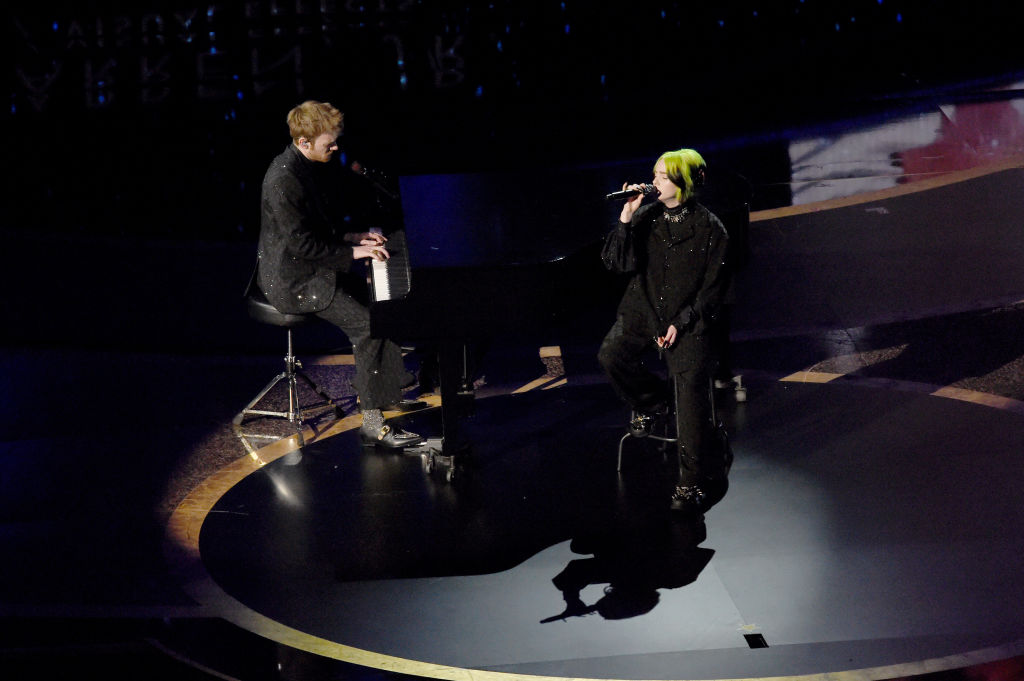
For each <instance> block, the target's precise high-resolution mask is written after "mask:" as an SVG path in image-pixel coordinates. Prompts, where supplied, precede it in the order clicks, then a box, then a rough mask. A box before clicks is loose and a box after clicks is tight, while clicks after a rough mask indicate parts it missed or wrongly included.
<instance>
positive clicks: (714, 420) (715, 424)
mask: <svg viewBox="0 0 1024 681" xmlns="http://www.w3.org/2000/svg"><path fill="white" fill-rule="evenodd" d="M669 385H670V390H671V391H672V402H673V404H672V410H671V411H670V412H669V413H668V414H667V415H666V417H665V418H666V421H668V422H671V423H673V424H674V423H675V420H676V419H675V415H676V412H677V411H678V410H679V399H678V394H677V393H676V386H675V379H671V380H670V381H669ZM708 396H709V399H710V400H711V424H712V428H713V429H714V430H715V431H716V433H717V435H718V436H719V437H721V438H722V439H723V446H724V447H725V450H726V454H725V455H726V459H727V463H726V468H727V469H728V468H729V467H730V466H731V465H732V449H731V447H729V444H728V437H729V436H728V434H727V433H726V432H725V428H724V426H723V424H722V423H721V422H720V421H719V420H718V412H717V411H716V407H715V382H714V379H713V378H708ZM636 417H637V412H636V411H631V412H630V424H632V423H633V421H634V420H635V419H636ZM668 428H669V426H668V425H667V424H666V427H665V430H666V432H665V434H664V435H655V434H654V433H644V434H637V433H635V432H634V431H633V429H632V428H630V429H629V430H628V431H626V434H625V435H623V436H622V438H621V439H620V440H619V457H618V464H617V466H616V469H615V470H617V471H619V472H621V471H622V446H623V445H624V444H625V443H626V440H627V439H629V438H631V437H635V438H650V439H652V440H657V441H659V442H664V443H668V444H675V443H677V442H679V434H678V433H676V435H675V436H671V435H669V434H668V432H667V431H668Z"/></svg>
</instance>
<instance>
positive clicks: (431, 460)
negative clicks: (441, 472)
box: [426, 454, 437, 475]
mask: <svg viewBox="0 0 1024 681" xmlns="http://www.w3.org/2000/svg"><path fill="white" fill-rule="evenodd" d="M436 465H437V462H436V461H434V455H433V454H428V455H427V463H426V468H427V474H428V475H429V474H430V473H433V472H434V467H435V466H436Z"/></svg>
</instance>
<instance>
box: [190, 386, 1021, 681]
mask: <svg viewBox="0 0 1024 681" xmlns="http://www.w3.org/2000/svg"><path fill="white" fill-rule="evenodd" d="M816 380H822V375H820V374H813V375H808V374H801V375H796V376H793V377H791V378H789V379H788V380H782V381H780V380H768V379H761V380H756V379H755V380H752V381H750V384H749V393H748V394H749V398H750V399H749V401H747V402H745V403H738V404H737V403H736V402H735V401H734V400H732V399H731V398H730V394H729V393H728V392H726V393H722V394H721V395H720V399H719V400H718V402H719V403H720V404H721V405H722V408H721V409H720V412H721V414H722V416H723V417H724V420H725V422H726V424H727V427H728V430H729V433H730V435H731V438H732V443H733V448H734V452H735V464H734V466H733V469H732V472H731V475H730V485H729V490H728V493H727V494H726V495H725V496H724V498H723V499H722V500H721V501H720V502H719V503H718V504H717V505H716V506H714V507H713V508H712V509H711V510H710V511H709V513H708V514H707V517H706V521H705V523H694V522H691V521H686V520H683V519H680V518H678V517H674V515H673V514H672V513H671V512H669V511H668V510H667V507H666V500H667V495H668V486H667V485H668V481H669V480H670V478H671V476H670V474H669V473H670V468H671V459H670V458H669V460H668V462H666V458H665V457H664V456H663V454H662V452H661V448H660V446H657V445H656V443H655V442H654V441H651V440H636V439H631V440H629V441H627V443H626V456H625V463H624V466H623V471H622V473H621V475H620V474H618V473H617V472H616V466H615V458H616V445H617V442H618V439H619V437H620V436H621V435H622V434H623V433H624V432H625V429H624V423H625V419H626V413H625V412H624V411H623V409H622V407H621V405H620V404H619V403H618V401H617V400H616V398H615V396H614V395H613V393H612V392H611V390H610V388H609V387H608V386H607V385H604V384H594V385H579V386H573V385H564V386H561V387H558V388H553V389H549V390H534V391H530V392H526V393H522V394H514V395H504V396H495V397H491V398H488V399H481V400H477V402H476V409H475V414H474V415H473V416H472V417H471V418H469V419H468V420H467V424H468V431H469V432H468V433H467V435H468V436H469V438H470V439H471V441H472V442H473V445H472V455H470V456H467V459H466V463H465V464H464V466H460V469H459V475H458V476H456V479H455V480H454V481H453V482H451V483H449V482H447V481H446V477H445V475H444V473H443V471H437V470H435V471H433V473H428V472H427V471H426V467H425V465H424V457H420V456H412V455H401V454H394V453H387V452H380V451H376V450H373V449H365V448H363V447H361V446H360V443H359V441H358V438H357V437H356V434H355V432H354V431H352V430H345V431H342V432H338V433H337V434H336V435H333V436H331V437H328V438H326V439H324V440H322V441H319V442H317V443H314V444H311V445H308V446H306V447H305V448H303V449H302V450H301V452H293V453H290V454H285V453H282V454H281V456H278V457H276V458H275V459H274V460H272V461H267V462H266V465H264V466H262V467H260V468H259V469H258V470H257V471H255V472H253V473H252V474H250V475H248V476H246V477H245V478H244V479H242V480H241V481H240V482H238V483H237V484H234V485H232V486H231V487H230V489H228V490H226V492H225V494H224V495H223V496H222V497H221V498H220V499H219V500H218V501H217V502H216V504H215V505H213V507H212V508H211V509H210V510H209V513H208V514H207V515H206V517H205V520H204V522H203V523H202V533H201V535H200V538H199V539H200V541H199V546H200V549H201V559H202V564H203V566H204V567H205V569H206V570H207V571H208V573H209V577H210V579H211V580H212V583H213V584H215V585H216V587H215V588H210V585H209V584H207V585H205V587H204V589H202V590H201V593H203V594H204V595H205V597H206V598H211V600H210V602H209V603H207V604H208V605H211V606H213V607H214V608H215V609H216V607H217V600H218V599H217V596H218V594H223V596H224V602H225V603H227V604H230V606H229V607H227V609H226V612H227V614H226V616H227V617H228V619H231V620H232V621H235V622H236V623H237V624H239V625H241V626H243V627H249V628H252V630H254V631H256V632H257V633H260V634H261V635H264V636H267V637H269V638H272V639H274V638H278V639H280V640H281V642H282V643H285V642H287V643H288V644H289V645H292V646H297V647H300V648H301V647H304V646H303V643H302V642H303V638H304V637H305V638H308V641H307V642H306V643H305V646H308V649H310V650H315V651H316V652H318V653H320V654H327V655H329V656H332V657H336V658H338V659H342V660H349V661H355V660H357V659H358V660H359V661H360V662H362V663H364V664H367V663H369V664H371V665H373V666H376V667H378V668H382V669H390V670H396V671H402V672H407V673H412V674H427V675H441V676H444V677H446V678H454V677H456V676H458V675H460V674H462V673H468V672H460V671H459V670H460V669H473V670H488V671H497V672H508V673H514V674H529V675H539V676H555V677H569V678H602V679H606V678H607V679H619V678H621V679H678V678H686V679H690V678H700V679H727V678H746V677H765V676H767V677H772V676H796V675H806V674H812V675H813V674H826V673H829V672H837V671H842V670H868V671H865V672H864V674H865V675H864V677H863V678H893V677H896V676H901V675H905V674H910V673H920V672H922V671H925V670H935V669H941V668H952V667H960V666H963V665H964V661H965V660H972V659H973V660H976V661H979V660H983V659H984V658H985V657H989V658H990V659H999V658H1002V657H1006V656H1008V655H1012V654H1016V653H1019V652H1021V649H1020V646H1021V641H1020V640H1019V637H1018V635H1017V634H1018V633H1019V632H1020V631H1021V630H1022V624H1024V622H1022V616H1021V613H1020V608H1019V607H1018V606H1017V604H1018V603H1020V602H1022V601H1024V587H1022V586H1021V582H1020V580H1019V577H1020V568H1019V561H1018V560H1017V556H1019V555H1020V554H1021V552H1022V550H1024V539H1022V538H1024V510H1022V509H1021V507H1020V505H1019V503H1017V501H1018V498H1019V496H1018V494H1017V492H1016V489H1017V485H1018V481H1019V480H1020V479H1021V476H1022V474H1024V458H1022V457H1021V456H1020V452H1022V451H1024V412H1022V411H1021V410H1020V409H1012V410H1006V409H993V408H991V407H988V406H983V405H978V404H973V403H970V402H964V401H962V400H958V399H949V398H948V397H944V396H941V395H935V394H931V393H930V392H929V391H927V390H925V389H923V388H922V387H921V386H917V389H915V387H913V386H910V385H909V384H907V385H892V384H890V385H886V384H880V383H877V382H874V381H862V380H853V379H843V378H838V379H835V380H831V381H829V382H824V383H822V382H814V381H816ZM436 412H437V410H436V409H435V410H427V411H424V412H422V413H419V414H413V415H410V416H408V417H406V420H407V422H408V427H410V428H413V429H416V430H418V431H423V432H430V431H431V430H432V429H434V428H436V427H437V425H438V424H437V423H436ZM247 610H251V611H252V612H251V613H247V612H246V611H247ZM257 615H258V616H257ZM331 644H337V645H334V646H332V645H331ZM752 646H753V647H752ZM351 648H355V649H358V651H360V652H354V651H352V650H351Z"/></svg>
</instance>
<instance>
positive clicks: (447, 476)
mask: <svg viewBox="0 0 1024 681" xmlns="http://www.w3.org/2000/svg"><path fill="white" fill-rule="evenodd" d="M444 479H445V480H447V481H448V482H451V481H452V480H454V479H455V465H454V464H453V465H451V466H449V467H448V472H447V473H445V474H444Z"/></svg>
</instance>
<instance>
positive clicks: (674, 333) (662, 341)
mask: <svg viewBox="0 0 1024 681" xmlns="http://www.w3.org/2000/svg"><path fill="white" fill-rule="evenodd" d="M678 337H679V331H678V330H677V329H676V327H675V325H674V324H672V325H670V326H669V327H668V331H666V332H665V335H664V336H661V337H660V338H658V345H659V346H660V347H663V348H670V347H672V346H673V345H674V344H675V342H676V339H677V338H678Z"/></svg>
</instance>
